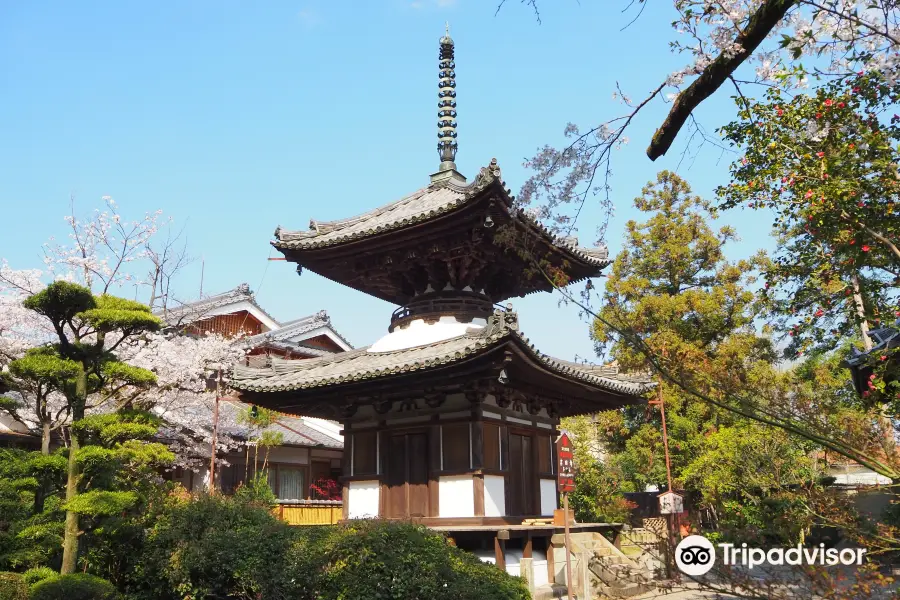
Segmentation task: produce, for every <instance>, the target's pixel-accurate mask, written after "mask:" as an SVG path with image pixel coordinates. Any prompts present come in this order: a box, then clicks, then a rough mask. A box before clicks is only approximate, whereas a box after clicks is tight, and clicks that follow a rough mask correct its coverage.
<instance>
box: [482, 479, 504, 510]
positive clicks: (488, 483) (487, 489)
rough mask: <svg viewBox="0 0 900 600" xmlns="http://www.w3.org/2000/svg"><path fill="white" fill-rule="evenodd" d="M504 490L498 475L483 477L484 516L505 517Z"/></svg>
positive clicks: (502, 481) (502, 482)
mask: <svg viewBox="0 0 900 600" xmlns="http://www.w3.org/2000/svg"><path fill="white" fill-rule="evenodd" d="M505 492H506V490H505V484H504V480H503V477H502V476H500V475H485V476H484V516H486V517H504V516H506V493H505Z"/></svg>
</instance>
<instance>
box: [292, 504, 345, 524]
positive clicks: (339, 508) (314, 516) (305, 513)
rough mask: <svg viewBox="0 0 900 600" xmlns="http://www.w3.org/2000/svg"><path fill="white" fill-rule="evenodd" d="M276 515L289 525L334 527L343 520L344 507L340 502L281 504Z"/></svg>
mask: <svg viewBox="0 0 900 600" xmlns="http://www.w3.org/2000/svg"><path fill="white" fill-rule="evenodd" d="M275 514H277V515H278V518H279V519H281V520H282V521H284V522H285V523H287V524H288V525H334V524H335V523H337V522H338V521H340V520H341V519H342V518H343V514H344V505H343V503H342V502H341V501H340V500H299V501H291V502H280V503H279V504H278V507H277V508H276V509H275Z"/></svg>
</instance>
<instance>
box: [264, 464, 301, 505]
mask: <svg viewBox="0 0 900 600" xmlns="http://www.w3.org/2000/svg"><path fill="white" fill-rule="evenodd" d="M270 473H271V471H270ZM303 475H304V469H302V468H299V467H283V466H280V465H279V467H278V498H279V499H280V500H303V499H305V498H306V486H305V485H304V484H305V482H304V481H303V480H304V477H303Z"/></svg>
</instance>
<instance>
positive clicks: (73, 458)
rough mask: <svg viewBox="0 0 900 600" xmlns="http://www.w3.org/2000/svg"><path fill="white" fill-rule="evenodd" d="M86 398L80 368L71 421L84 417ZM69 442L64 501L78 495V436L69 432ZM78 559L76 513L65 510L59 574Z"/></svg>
mask: <svg viewBox="0 0 900 600" xmlns="http://www.w3.org/2000/svg"><path fill="white" fill-rule="evenodd" d="M86 399H87V372H86V371H85V370H84V369H82V370H81V372H80V373H79V374H78V377H77V379H76V382H75V402H74V403H73V406H72V423H73V424H74V423H76V422H78V421H80V420H81V419H83V418H84V406H85V403H86ZM70 437H71V440H70V442H69V467H68V472H67V476H66V502H67V503H68V502H71V501H72V500H74V499H75V496H77V495H78V489H77V486H78V461H77V454H78V448H79V443H78V436H77V435H76V434H75V432H74V431H72V433H71V436H70ZM77 561H78V513H76V512H74V511H71V510H67V511H66V528H65V533H64V535H63V558H62V566H61V567H60V569H59V572H60V574H62V575H70V574H72V573H74V572H75V566H76V562H77Z"/></svg>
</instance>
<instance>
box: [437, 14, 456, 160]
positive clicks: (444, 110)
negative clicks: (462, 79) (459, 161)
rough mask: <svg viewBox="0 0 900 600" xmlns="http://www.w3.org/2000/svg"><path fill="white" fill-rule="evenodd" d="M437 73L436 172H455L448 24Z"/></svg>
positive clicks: (453, 82)
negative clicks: (438, 162) (437, 160)
mask: <svg viewBox="0 0 900 600" xmlns="http://www.w3.org/2000/svg"><path fill="white" fill-rule="evenodd" d="M440 46H441V47H440V53H439V56H438V58H439V61H440V62H439V66H440V72H439V73H438V145H437V149H438V154H439V155H440V157H441V165H440V167H439V168H438V171H439V172H441V171H451V170H452V171H455V170H456V164H455V163H454V162H453V161H454V160H456V149H457V143H456V72H455V71H454V69H455V68H456V65H455V63H454V62H453V39H452V38H451V37H450V23H447V24H446V33H445V35H444V36H443V37H442V38H441V40H440Z"/></svg>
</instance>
